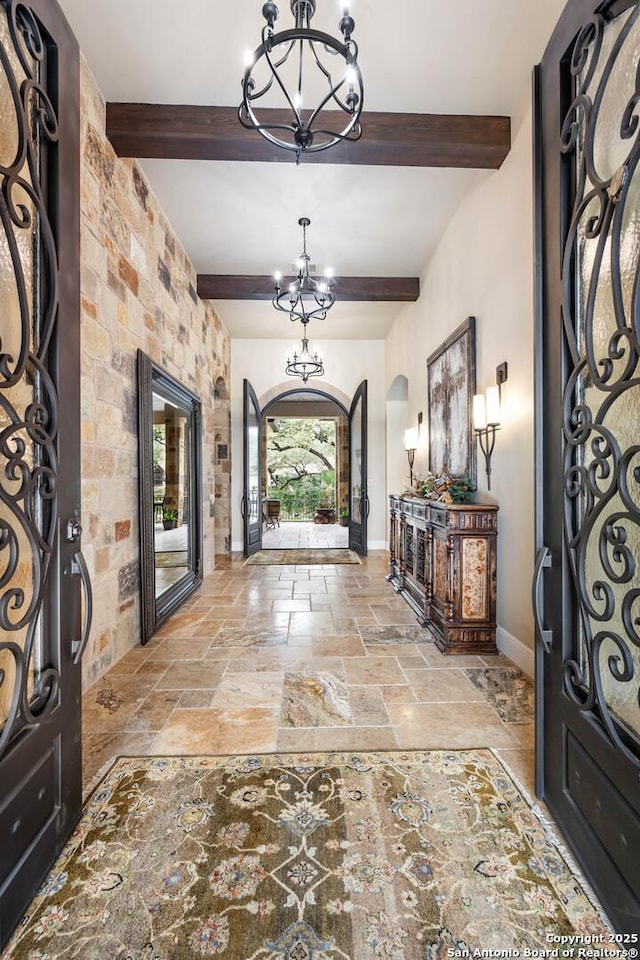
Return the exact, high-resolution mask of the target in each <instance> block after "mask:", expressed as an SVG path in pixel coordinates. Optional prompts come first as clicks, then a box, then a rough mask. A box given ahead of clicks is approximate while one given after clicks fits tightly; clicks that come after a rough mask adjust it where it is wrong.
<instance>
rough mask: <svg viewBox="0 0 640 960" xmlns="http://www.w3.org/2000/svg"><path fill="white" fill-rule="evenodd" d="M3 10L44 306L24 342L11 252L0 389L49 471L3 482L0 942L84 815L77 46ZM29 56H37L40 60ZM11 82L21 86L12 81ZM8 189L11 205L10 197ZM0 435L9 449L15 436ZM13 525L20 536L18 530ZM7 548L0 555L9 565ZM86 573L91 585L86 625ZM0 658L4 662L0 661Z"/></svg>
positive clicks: (35, 9) (66, 35)
mask: <svg viewBox="0 0 640 960" xmlns="http://www.w3.org/2000/svg"><path fill="white" fill-rule="evenodd" d="M0 14H1V15H3V16H6V17H8V19H9V22H10V23H12V24H14V25H15V28H16V29H17V34H19V35H20V36H19V39H18V37H17V36H16V38H15V39H14V48H15V46H16V42H15V41H16V40H17V43H18V44H20V45H21V47H23V46H24V47H26V48H27V49H28V50H29V51H30V56H29V57H28V58H27V59H26V61H25V65H24V74H26V75H27V76H29V75H30V76H31V77H32V79H33V82H34V83H35V85H36V86H35V89H36V91H37V90H38V89H41V91H42V92H41V93H39V94H37V95H36V98H35V99H32V100H30V104H31V108H32V109H34V110H35V108H36V106H37V108H38V111H42V113H41V116H40V122H39V124H38V125H37V126H35V125H34V124H33V123H32V117H31V116H28V115H27V114H26V113H25V112H24V111H23V110H22V109H21V108H19V107H18V106H17V104H15V117H16V118H17V119H16V123H17V125H18V126H20V127H21V128H22V132H23V134H24V137H25V140H24V142H25V144H26V149H27V151H29V152H30V155H31V160H32V171H35V172H34V173H32V176H31V181H32V184H33V187H32V188H31V189H30V191H29V192H30V194H31V199H32V205H33V211H34V213H33V219H34V220H35V219H36V218H37V220H38V225H39V236H40V247H39V251H38V254H37V256H38V259H39V271H38V278H39V279H38V289H39V300H38V299H37V298H35V297H34V299H35V300H36V303H39V310H37V311H36V313H37V314H38V323H37V327H38V342H37V343H34V342H33V338H32V324H33V320H32V317H31V315H30V312H29V311H28V310H27V309H26V308H25V306H24V305H25V303H26V287H25V280H24V276H23V275H22V274H20V275H18V274H19V270H18V267H17V261H18V260H19V259H20V256H21V255H20V254H19V253H18V252H17V250H16V249H15V248H14V249H13V251H12V256H13V260H14V273H15V274H16V289H17V291H18V300H19V303H20V306H19V308H17V309H16V313H15V315H13V316H12V317H11V320H12V323H15V326H16V328H17V329H21V340H22V343H21V348H20V351H19V354H18V356H17V357H16V356H13V357H8V356H7V355H6V354H5V356H4V357H3V364H2V365H0V395H1V396H2V401H3V404H6V405H7V406H6V407H5V409H6V410H9V411H11V410H12V409H13V406H12V404H13V403H17V402H21V403H22V402H23V401H22V400H21V399H20V398H21V396H22V394H21V393H18V394H16V395H15V396H14V395H12V394H11V389H12V380H13V381H15V382H18V383H24V386H25V388H26V389H25V391H24V392H28V391H29V390H30V391H31V392H32V394H33V395H35V393H36V390H37V391H38V399H39V402H40V404H41V409H40V412H39V414H38V415H37V416H36V418H35V419H34V420H33V421H30V420H29V417H30V416H33V410H32V411H31V414H30V415H29V414H28V413H27V411H26V410H18V409H16V410H14V413H13V414H11V419H12V420H13V417H14V415H15V416H16V417H17V419H16V420H15V421H13V422H14V423H18V424H19V423H20V421H22V426H18V427H16V428H14V429H15V430H16V433H19V432H20V431H22V434H23V436H27V437H28V443H27V446H28V448H29V449H31V450H32V451H33V463H32V462H31V461H29V462H23V463H22V467H24V468H25V469H27V470H32V469H33V470H34V471H35V470H36V469H41V468H44V470H45V473H46V482H45V476H44V475H43V476H42V477H41V478H40V481H37V480H36V478H35V475H33V476H34V481H35V482H34V485H33V491H32V498H33V501H34V502H33V503H30V504H29V505H28V506H27V505H26V504H25V502H24V498H22V499H20V497H18V499H17V500H16V499H6V497H8V494H7V493H6V489H5V488H4V487H3V486H2V485H0V500H1V501H2V506H3V510H2V516H3V521H2V528H3V529H2V533H3V537H4V538H5V546H6V545H7V544H8V545H9V547H10V548H11V549H12V547H13V546H15V547H16V551H17V555H16V558H15V562H16V564H17V563H18V562H20V560H21V559H22V560H24V561H26V563H27V564H30V565H32V569H33V573H34V577H33V581H34V586H33V597H34V599H30V598H29V597H27V596H25V597H23V598H22V599H20V597H15V602H12V603H6V601H7V600H8V594H7V592H6V591H10V590H11V588H12V587H13V586H14V583H13V581H12V573H11V568H12V564H13V562H14V561H13V558H11V559H9V560H8V566H5V568H4V570H3V574H4V576H5V578H6V577H7V576H8V580H7V579H5V584H4V586H3V587H2V588H0V596H1V598H2V600H3V601H5V603H3V614H2V616H3V617H5V618H6V619H5V622H4V623H0V650H2V651H3V653H4V654H5V657H6V656H9V658H10V659H12V660H13V662H14V663H15V664H16V667H17V671H18V672H17V676H16V678H15V679H14V677H13V675H12V674H10V673H3V674H2V676H1V677H0V685H4V684H11V683H12V684H13V698H12V702H11V706H10V708H9V717H8V719H7V721H6V722H5V723H4V725H3V727H2V729H1V731H0V733H1V737H0V739H1V740H2V744H1V748H0V836H1V837H2V838H3V839H2V856H1V857H0V948H3V947H4V946H5V945H6V943H7V940H8V938H9V936H10V934H11V932H12V929H13V928H14V927H15V925H16V924H17V923H18V921H19V920H20V917H21V916H22V914H23V912H24V911H25V909H26V908H27V907H28V904H29V902H30V901H31V899H32V898H33V896H34V895H35V893H36V892H37V890H38V887H39V886H40V884H41V882H42V880H43V879H44V877H45V876H46V874H47V872H48V870H49V869H50V867H51V865H52V864H53V862H54V861H55V859H56V857H57V855H58V854H59V852H60V850H61V849H62V847H63V846H64V844H65V842H66V840H67V838H68V836H69V835H70V833H71V831H72V830H73V828H74V826H75V825H76V823H77V821H78V819H79V817H80V812H81V800H82V763H81V741H80V737H81V667H80V658H81V656H82V652H83V649H84V644H85V643H86V641H87V639H88V634H89V626H90V611H91V599H90V586H89V583H88V575H87V568H86V565H85V564H84V560H83V558H82V554H81V551H80V537H81V532H82V530H81V526H80V503H81V493H80V81H79V50H78V45H77V42H76V40H75V37H74V36H73V34H72V33H71V31H70V29H69V26H68V24H67V21H66V19H65V17H64V15H63V13H62V11H61V9H60V7H59V6H58V4H57V3H56V2H55V0H29V2H28V3H27V2H25V3H18V2H16V0H3V7H2V10H1V11H0ZM34 62H37V63H38V64H39V66H38V67H37V68H36V67H34V66H33V64H34ZM5 69H6V68H5ZM11 69H14V68H13V67H11ZM24 74H23V75H24ZM14 79H16V80H18V81H19V82H21V78H14ZM7 89H9V87H7ZM17 89H18V87H17V86H16V87H15V90H16V91H17ZM14 96H15V94H14ZM49 104H51V108H49ZM9 113H10V111H9ZM54 115H55V116H54ZM6 122H8V123H10V122H11V120H10V119H8V120H6ZM34 129H36V130H38V131H39V133H38V136H39V141H40V142H39V143H38V144H35V143H33V139H32V138H33V137H34V136H35V134H34V132H33V131H34ZM25 163H26V159H25V156H19V157H17V158H15V160H14V164H15V166H14V168H13V169H12V171H11V174H12V175H14V176H15V177H17V178H19V177H20V176H21V174H22V171H23V167H24V165H25ZM38 174H39V176H38ZM3 179H4V183H3V193H2V198H1V199H0V204H1V205H2V206H3V207H4V210H3V216H2V224H3V227H2V228H3V229H4V230H5V233H7V232H9V233H10V234H11V235H12V236H13V233H14V232H15V233H17V232H19V231H20V230H21V229H29V224H28V223H26V222H24V221H23V222H22V223H21V224H20V225H18V224H17V222H16V221H15V219H14V220H13V221H12V225H11V226H9V223H10V217H9V215H8V212H7V198H8V197H10V196H12V194H13V193H15V192H16V185H17V184H18V183H19V179H13V180H12V179H11V178H10V176H8V175H7V174H5V175H4V178H3ZM21 189H22V188H21ZM5 191H6V192H5ZM12 199H13V201H14V202H15V201H16V197H15V196H13V197H12ZM17 199H18V201H21V200H22V198H21V197H18V198H17ZM15 216H16V214H15V212H14V217H15ZM31 229H33V228H32V227H31ZM9 246H10V248H11V243H10V244H9ZM34 384H37V387H36V388H35V389H34ZM30 423H31V425H29V424H30ZM4 439H5V443H6V444H8V445H9V446H10V437H9V436H8V435H7V436H5V438H4ZM4 449H5V454H4V455H0V457H2V459H0V470H1V471H2V472H3V474H4V476H5V477H6V479H7V480H12V481H13V482H14V484H15V479H16V474H15V472H14V473H13V475H12V473H11V471H12V469H13V470H14V471H15V467H16V464H15V463H14V465H13V468H12V466H11V462H10V461H9V460H7V459H6V456H7V454H6V450H7V449H8V447H7V446H5V447H4ZM36 502H37V503H36ZM5 508H6V509H5ZM13 524H15V525H16V527H18V526H20V528H21V529H22V530H23V531H28V534H27V535H26V536H22V537H21V538H18V539H15V536H16V535H15V530H13V531H12V526H13ZM12 538H13V539H12ZM27 540H28V544H27V543H26V541H27ZM11 549H10V550H9V551H7V550H5V551H4V557H5V561H7V552H9V553H10V552H11ZM21 551H23V553H22V554H21ZM29 551H30V553H29ZM81 579H83V580H84V583H85V586H86V589H87V595H86V598H85V621H84V629H83V627H82V623H81V620H82V611H81V588H80V580H81ZM21 617H24V626H22V627H20V626H19V621H20V618H21ZM0 619H1V618H0ZM21 630H22V638H21V642H20V643H15V644H12V636H13V637H15V638H18V637H19V636H20V631H21ZM25 630H26V633H25V632H24V631H25ZM36 630H41V631H42V647H43V650H44V653H43V655H42V662H41V664H40V669H39V670H38V671H37V672H36V677H35V680H34V685H33V688H31V689H30V690H27V676H28V674H29V672H30V668H31V667H32V666H33V665H34V661H35V647H36V646H37V645H36V644H35V643H34V637H35V633H36ZM21 650H22V653H21V652H20V651H21ZM4 663H5V666H6V660H5V661H4Z"/></svg>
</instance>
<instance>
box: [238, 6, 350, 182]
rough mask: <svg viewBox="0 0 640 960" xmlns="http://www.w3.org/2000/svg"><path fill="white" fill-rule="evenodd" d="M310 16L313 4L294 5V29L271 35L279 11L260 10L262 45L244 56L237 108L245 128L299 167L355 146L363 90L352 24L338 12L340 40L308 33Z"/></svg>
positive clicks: (345, 9) (345, 12)
mask: <svg viewBox="0 0 640 960" xmlns="http://www.w3.org/2000/svg"><path fill="white" fill-rule="evenodd" d="M315 12H316V0H291V13H292V14H293V16H294V20H295V23H294V26H293V28H292V29H289V30H282V31H281V32H280V33H276V32H275V23H276V20H277V19H278V17H279V15H280V12H279V10H278V7H277V6H276V4H275V3H265V4H264V6H263V7H262V16H263V17H264V19H265V20H266V24H265V26H264V27H263V28H262V43H261V45H260V46H259V47H258V48H257V49H256V50H255V51H254V52H253V53H248V54H247V57H246V68H245V72H244V77H243V79H242V102H241V104H240V107H239V108H238V119H239V120H240V123H241V124H242V125H243V127H246V128H247V129H250V130H257V132H258V133H259V134H261V135H262V136H263V137H265V139H267V140H269V141H270V142H271V143H273V144H275V145H276V146H277V147H282V148H283V149H284V150H288V151H290V152H293V153H295V154H296V158H297V162H298V163H299V162H300V160H301V158H302V156H303V154H305V153H316V152H318V151H320V150H327V149H328V148H329V147H332V146H334V145H335V144H337V143H340V142H341V141H343V140H359V139H360V136H361V134H362V128H361V126H360V115H361V113H362V105H363V99H364V88H363V85H362V74H361V73H360V67H359V66H358V47H357V44H356V43H355V42H354V40H353V39H352V36H351V35H352V33H353V30H354V28H355V21H354V19H353V17H351V16H350V15H349V10H348V7H346V6H343V14H342V18H341V20H340V23H339V29H340V32H341V34H342V39H341V40H340V39H337V38H336V37H332V36H331V35H330V34H328V33H324V32H322V31H320V30H315V29H313V28H312V27H311V20H312V18H313V15H314V14H315ZM334 78H335V79H334ZM260 101H261V102H260ZM268 108H271V109H268ZM273 108H276V109H275V110H274V109H273ZM336 108H337V109H336Z"/></svg>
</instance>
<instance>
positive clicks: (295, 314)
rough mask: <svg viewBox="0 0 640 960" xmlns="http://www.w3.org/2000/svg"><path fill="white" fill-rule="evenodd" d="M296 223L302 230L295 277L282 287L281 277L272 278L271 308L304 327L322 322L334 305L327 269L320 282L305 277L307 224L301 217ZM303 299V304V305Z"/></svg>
mask: <svg viewBox="0 0 640 960" xmlns="http://www.w3.org/2000/svg"><path fill="white" fill-rule="evenodd" d="M298 223H299V224H300V226H301V227H302V253H301V254H300V257H299V258H298V276H297V277H296V279H295V280H292V281H291V283H289V284H285V286H284V287H283V286H282V283H281V281H282V274H281V273H276V274H275V276H274V280H275V286H274V291H275V292H274V296H273V300H272V301H271V302H272V303H273V306H274V307H275V308H276V310H280V311H281V312H282V313H286V314H288V315H289V319H290V320H299V321H300V322H301V323H302V324H304V325H305V326H306V325H307V324H308V323H309V321H310V320H312V319H314V318H318V319H319V320H324V319H325V317H326V316H327V313H328V311H329V310H330V309H331V307H332V306H333V305H334V303H335V300H336V298H335V296H334V293H333V275H332V273H331V271H330V270H327V271H326V273H325V276H324V278H323V279H322V280H317V279H316V278H315V277H312V276H311V275H310V274H309V264H310V263H311V257H310V256H309V254H308V253H307V227H308V226H310V224H311V221H310V220H309V218H308V217H301V218H300V220H298ZM305 298H306V300H307V303H305Z"/></svg>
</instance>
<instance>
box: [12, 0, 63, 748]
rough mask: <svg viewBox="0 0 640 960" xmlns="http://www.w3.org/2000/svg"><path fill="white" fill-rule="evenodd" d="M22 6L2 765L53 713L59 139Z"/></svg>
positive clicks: (16, 19) (16, 96) (15, 12)
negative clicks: (53, 156) (55, 151)
mask: <svg viewBox="0 0 640 960" xmlns="http://www.w3.org/2000/svg"><path fill="white" fill-rule="evenodd" d="M46 57H47V50H46V46H45V43H44V40H43V37H42V35H41V32H40V29H39V26H38V23H37V20H36V18H35V17H34V15H33V13H32V11H31V9H30V8H29V6H28V5H27V4H26V3H24V2H18V0H0V104H1V106H0V181H1V189H0V220H1V222H2V230H0V317H1V324H2V325H1V326H0V634H1V636H2V639H1V640H0V755H1V754H2V752H3V751H4V750H5V748H6V746H7V744H8V743H10V742H11V739H12V737H13V736H14V734H15V733H16V732H17V731H18V730H19V729H21V728H22V727H23V726H24V725H25V724H35V723H38V722H39V721H40V720H41V719H42V717H43V716H44V715H46V713H47V712H48V711H49V710H50V709H51V708H52V706H53V704H54V703H55V701H56V696H57V690H58V680H59V674H58V671H57V670H56V669H54V668H52V667H51V666H50V663H49V659H50V658H49V655H48V652H47V650H46V649H45V647H46V641H45V631H44V629H43V624H42V619H43V600H44V597H45V592H46V589H47V585H48V576H49V571H50V565H51V558H52V554H53V551H54V548H55V545H56V537H57V532H56V531H57V524H58V518H57V506H56V505H57V446H56V444H57V433H58V423H57V408H58V404H57V392H56V388H55V385H54V382H53V380H52V378H51V376H50V375H49V370H48V363H49V352H50V344H51V337H52V333H53V329H54V326H55V323H56V319H57V306H58V294H57V291H58V282H57V281H58V278H57V267H56V259H57V258H56V247H55V240H54V234H53V230H52V227H51V222H50V219H49V217H48V213H47V195H46V177H45V176H41V171H44V170H45V169H46V162H47V161H48V159H49V152H50V150H51V148H52V146H53V145H55V143H56V141H57V138H58V124H57V118H56V113H55V110H54V107H53V104H52V102H51V100H50V98H49V96H48V94H47V91H46V72H47V71H46Z"/></svg>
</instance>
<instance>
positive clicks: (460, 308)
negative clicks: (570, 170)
mask: <svg viewBox="0 0 640 960" xmlns="http://www.w3.org/2000/svg"><path fill="white" fill-rule="evenodd" d="M531 156H532V127H531V112H530V111H528V112H527V114H526V115H525V117H524V119H523V120H522V121H521V123H520V127H519V129H518V130H517V131H514V142H513V147H512V150H511V153H510V154H509V156H508V157H507V159H506V161H505V162H504V164H503V166H502V168H501V169H500V170H498V171H492V172H490V173H481V174H478V177H477V180H476V182H475V184H474V187H473V188H472V190H471V191H470V192H469V194H468V195H467V197H466V198H465V200H464V201H463V202H462V204H461V205H460V207H459V208H458V210H457V212H456V214H455V216H454V218H453V220H452V221H451V223H450V225H449V227H448V229H447V230H446V232H445V233H444V235H443V236H442V239H441V241H440V243H439V245H438V247H437V249H436V251H435V253H434V254H433V256H432V258H431V260H430V262H429V265H428V267H427V270H426V273H425V275H424V276H423V277H422V282H421V296H420V299H419V300H418V302H417V303H415V304H410V305H407V306H406V307H404V308H403V310H402V312H401V314H400V316H399V318H398V320H397V321H396V323H395V325H394V326H393V328H392V330H391V332H390V334H389V336H388V338H387V353H386V384H387V386H389V384H391V383H392V382H393V380H394V378H395V377H396V376H397V375H398V374H403V375H404V376H406V377H407V379H408V381H409V421H410V422H411V423H415V422H416V420H417V414H418V411H420V410H424V421H425V422H424V426H423V434H422V435H423V438H424V439H425V440H426V430H425V429H424V428H425V427H426V425H427V422H428V412H427V405H426V396H427V368H426V359H427V357H428V356H429V354H430V353H432V352H433V351H434V350H435V349H436V348H437V347H438V346H439V344H440V343H441V342H442V341H443V340H444V339H445V338H446V337H447V336H448V335H449V334H450V333H451V332H452V331H453V330H454V329H455V328H456V327H457V326H458V325H459V324H460V323H462V321H463V320H464V319H465V318H466V317H468V316H475V317H476V318H477V325H476V351H477V389H478V392H480V391H483V390H484V388H485V387H486V386H488V385H490V384H492V383H495V368H496V366H497V364H498V363H500V362H501V361H503V360H507V361H508V364H509V380H508V383H507V384H506V386H505V387H503V401H504V404H505V413H504V416H503V421H504V423H503V427H502V429H501V430H500V432H499V433H498V435H497V440H496V446H495V452H494V455H493V460H492V468H493V469H492V476H491V487H492V489H491V494H490V496H491V497H492V498H495V500H496V501H497V502H498V503H499V505H500V514H499V537H498V541H499V543H498V624H499V627H500V629H499V631H498V636H499V643H500V642H501V643H502V645H503V646H504V647H505V649H509V644H510V643H511V641H512V639H513V638H515V639H516V641H520V642H521V643H522V644H524V645H525V646H526V647H528V648H532V647H533V621H532V614H531V599H530V590H531V577H532V572H533V559H534V558H533V553H534V501H533V489H534V447H533V341H534V320H533V268H534V259H533V256H534V254H533V196H532V190H533V173H532V159H531ZM415 469H416V471H417V472H418V473H419V474H422V475H424V474H425V473H426V470H427V451H426V446H424V445H422V444H421V449H419V450H418V452H417V454H416V464H415ZM478 488H479V490H480V491H481V492H482V491H485V492H486V477H485V472H484V458H483V456H482V454H481V452H480V450H478ZM516 645H517V644H516ZM521 652H522V651H521ZM524 652H525V654H526V651H524ZM511 655H512V656H513V652H511Z"/></svg>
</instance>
